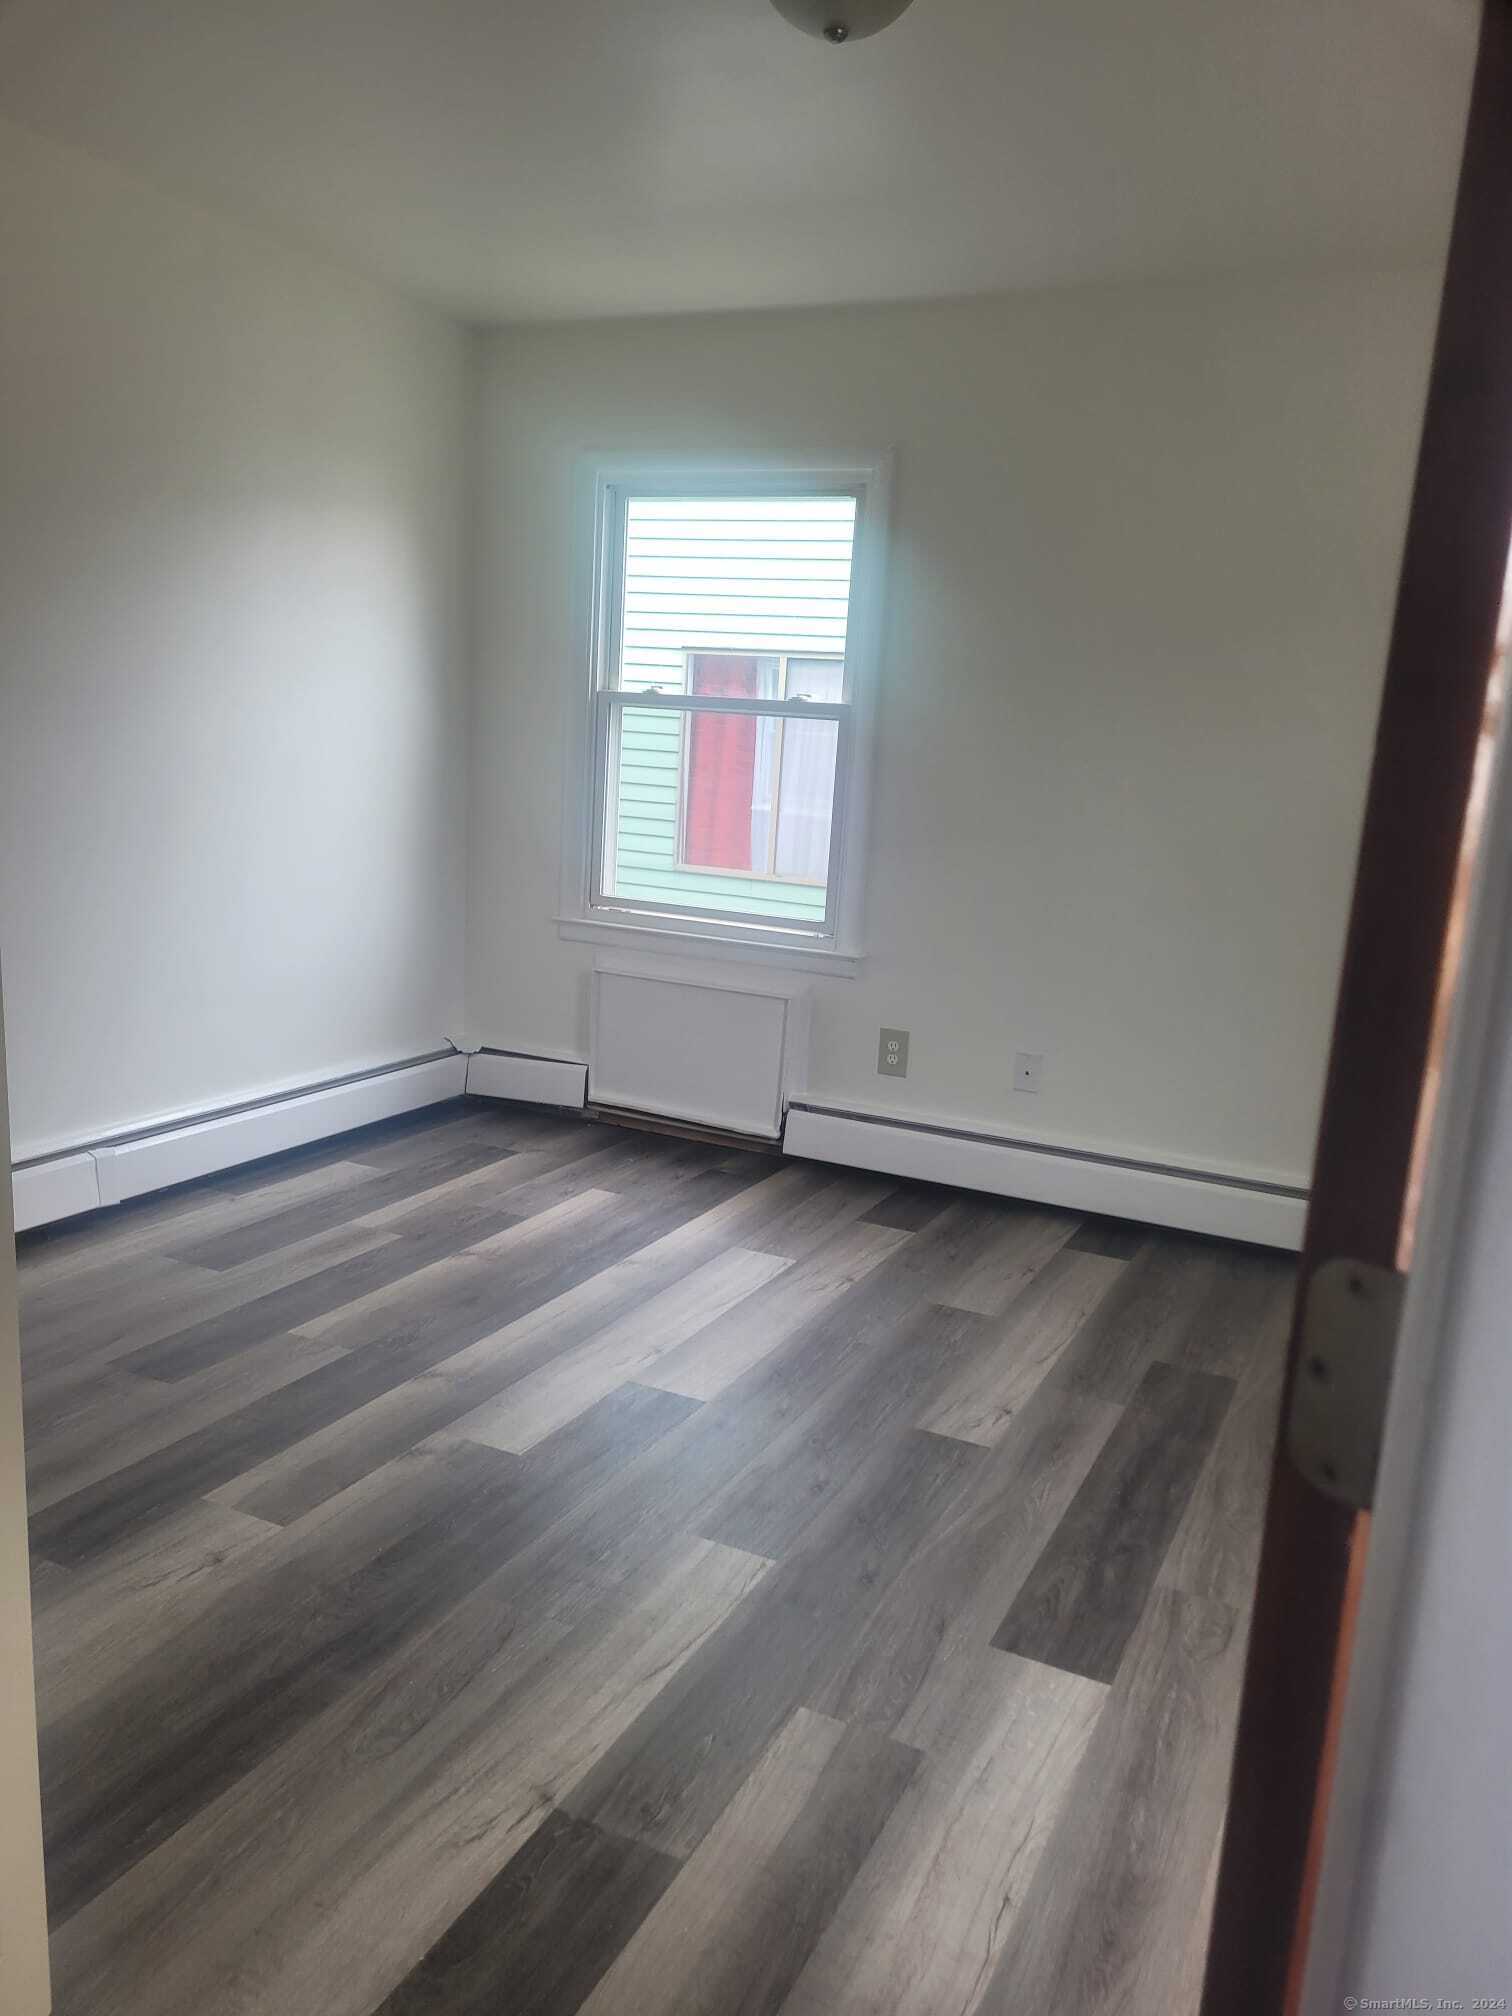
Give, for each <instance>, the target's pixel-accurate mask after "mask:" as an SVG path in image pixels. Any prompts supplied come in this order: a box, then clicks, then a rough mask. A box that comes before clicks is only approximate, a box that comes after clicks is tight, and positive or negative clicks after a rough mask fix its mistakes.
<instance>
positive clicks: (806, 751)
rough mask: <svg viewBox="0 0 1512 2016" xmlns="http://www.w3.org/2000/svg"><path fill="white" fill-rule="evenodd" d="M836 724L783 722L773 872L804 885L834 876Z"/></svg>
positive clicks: (826, 722) (825, 722)
mask: <svg viewBox="0 0 1512 2016" xmlns="http://www.w3.org/2000/svg"><path fill="white" fill-rule="evenodd" d="M835 750H836V737H835V723H834V722H833V721H784V722H783V723H782V768H781V781H780V786H779V791H778V798H777V846H776V854H775V858H774V860H773V864H772V865H773V869H774V871H775V873H777V874H778V875H786V876H789V877H791V878H793V879H795V880H799V881H807V882H814V881H823V879H824V877H825V875H826V874H828V872H829V850H830V813H831V810H832V808H833V806H834V802H835Z"/></svg>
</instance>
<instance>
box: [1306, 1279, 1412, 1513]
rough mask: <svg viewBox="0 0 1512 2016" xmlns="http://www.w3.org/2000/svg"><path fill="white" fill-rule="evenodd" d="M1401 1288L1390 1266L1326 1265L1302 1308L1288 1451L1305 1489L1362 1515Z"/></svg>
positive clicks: (1382, 1418) (1371, 1480)
mask: <svg viewBox="0 0 1512 2016" xmlns="http://www.w3.org/2000/svg"><path fill="white" fill-rule="evenodd" d="M1406 1286H1407V1280H1406V1276H1405V1275H1402V1274H1398V1273H1396V1272H1395V1271H1394V1270H1393V1269H1392V1268H1390V1267H1378V1266H1373V1265H1372V1264H1371V1263H1370V1262H1369V1261H1365V1260H1342V1259H1341V1260H1325V1261H1324V1262H1323V1264H1322V1265H1321V1266H1320V1267H1316V1268H1314V1270H1313V1273H1312V1278H1311V1279H1310V1280H1309V1282H1308V1284H1307V1295H1306V1299H1305V1301H1304V1303H1303V1309H1302V1335H1301V1353H1300V1356H1299V1358H1298V1361H1297V1372H1296V1378H1295V1379H1294V1381H1293V1382H1292V1393H1291V1407H1290V1410H1289V1414H1288V1419H1287V1424H1286V1438H1287V1447H1288V1449H1289V1450H1290V1452H1291V1458H1292V1461H1293V1462H1294V1463H1295V1464H1296V1466H1297V1468H1298V1469H1299V1470H1300V1471H1301V1472H1302V1475H1303V1476H1304V1477H1305V1478H1306V1479H1307V1480H1308V1482H1309V1483H1310V1484H1314V1485H1316V1486H1317V1488H1318V1490H1320V1491H1323V1492H1326V1493H1327V1495H1328V1496H1329V1497H1330V1498H1337V1499H1339V1500H1341V1501H1342V1503H1344V1504H1346V1505H1354V1506H1356V1507H1358V1508H1359V1509H1360V1510H1361V1511H1364V1510H1365V1509H1366V1507H1368V1506H1369V1505H1370V1503H1371V1501H1372V1500H1373V1498H1374V1497H1375V1479H1376V1465H1377V1464H1378V1463H1379V1461H1380V1457H1381V1435H1382V1432H1383V1430H1384V1427H1385V1422H1386V1396H1387V1394H1388V1393H1389V1392H1390V1389H1391V1370H1392V1366H1393V1364H1394V1363H1395V1360H1396V1340H1397V1328H1398V1325H1399V1324H1400V1322H1401V1315H1402V1296H1403V1293H1404V1291H1405V1289H1406Z"/></svg>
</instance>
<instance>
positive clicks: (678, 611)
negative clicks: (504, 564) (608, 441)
mask: <svg viewBox="0 0 1512 2016" xmlns="http://www.w3.org/2000/svg"><path fill="white" fill-rule="evenodd" d="M854 523H855V507H854V502H853V500H851V499H849V498H837V497H799V498H782V499H776V498H773V499H768V500H765V501H761V500H756V501H752V500H738V501H737V500H700V501H699V502H697V503H688V502H685V501H681V500H678V499H672V498H650V499H647V498H639V499H633V500H632V501H631V503H630V505H629V508H628V513H627V521H626V554H625V573H624V581H625V594H624V611H623V622H622V631H621V667H622V670H621V681H622V684H623V686H624V687H626V688H629V689H631V690H639V691H642V692H646V691H653V690H659V691H661V692H664V693H702V694H709V695H715V696H718V697H723V698H740V699H750V700H754V699H784V698H786V699H793V698H798V697H806V698H808V699H812V700H821V701H831V700H839V699H840V697H841V687H842V682H843V675H844V664H845V630H846V610H847V606H848V602H849V596H850V576H851V547H852V538H853V533H854ZM835 754H836V728H835V724H834V723H833V722H832V721H815V722H812V723H808V722H795V721H791V720H790V721H786V722H784V721H781V720H771V719H764V718H760V717H757V716H754V715H723V716H710V715H702V716H698V717H696V718H693V719H685V718H684V717H683V716H681V715H677V714H666V713H653V712H651V711H650V710H649V709H647V710H644V711H641V710H637V709H634V708H629V709H626V711H625V717H624V729H623V736H622V740H621V745H620V748H619V751H618V766H619V775H618V787H619V788H618V794H617V803H618V807H619V816H618V819H617V820H616V821H615V822H614V829H613V831H612V832H611V833H610V835H609V844H608V847H607V850H606V853H607V858H606V861H605V864H604V867H605V872H604V883H605V887H606V888H608V889H610V890H612V891H613V892H614V893H615V894H616V895H618V896H620V897H632V898H634V897H640V898H643V899H644V900H646V901H649V902H657V903H677V904H681V905H684V906H688V907H695V908H698V909H706V910H710V911H716V912H717V911H722V910H730V909H738V910H739V911H740V912H741V913H743V914H744V915H747V916H749V915H751V914H752V913H753V912H755V913H757V914H760V915H764V916H770V917H773V918H792V919H795V920H799V921H804V922H812V921H815V920H819V919H822V918H823V916H824V910H825V886H824V885H825V877H826V873H827V869H828V864H829V847H830V820H831V806H832V799H833V794H834V780H835ZM609 802H610V803H611V804H614V803H615V802H616V796H615V794H614V793H612V792H611V794H610V801H609Z"/></svg>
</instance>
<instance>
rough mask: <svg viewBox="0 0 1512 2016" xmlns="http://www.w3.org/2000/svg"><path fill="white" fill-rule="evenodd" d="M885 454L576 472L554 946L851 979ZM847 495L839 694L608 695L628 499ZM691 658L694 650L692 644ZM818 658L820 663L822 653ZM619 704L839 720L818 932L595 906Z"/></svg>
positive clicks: (689, 913)
mask: <svg viewBox="0 0 1512 2016" xmlns="http://www.w3.org/2000/svg"><path fill="white" fill-rule="evenodd" d="M890 490H891V457H890V456H888V455H877V456H875V457H871V458H868V459H866V460H862V461H856V462H846V463H843V464H840V465H834V464H826V465H823V466H819V465H811V464H794V463H790V462H781V463H777V462H771V463H760V464H754V465H752V464H746V465H737V466H732V465H731V464H729V463H719V464H711V463H701V462H694V461H678V462H654V463H646V462H635V463H620V462H603V461H595V462H593V463H589V464H585V465H584V466H583V468H582V470H581V472H580V479H579V484H578V494H577V499H576V504H577V527H578V540H577V547H578V552H579V555H580V561H579V566H578V568H577V570H576V575H575V601H576V613H577V617H578V622H577V632H578V638H579V659H578V662H579V664H580V666H582V667H583V668H584V669H583V673H582V675H581V676H580V678H579V680H578V681H577V682H576V684H577V691H576V694H575V698H574V704H573V705H572V707H571V709H570V712H569V718H568V724H567V726H568V732H567V735H566V738H565V752H564V755H565V768H564V776H563V792H562V887H561V909H560V914H559V916H558V918H557V926H558V930H559V931H560V933H561V935H562V936H563V937H564V938H573V939H581V940H586V941H588V942H591V943H599V944H611V945H619V946H620V947H621V948H622V949H625V950H628V949H630V948H631V947H633V946H634V945H635V944H636V943H640V944H642V945H644V946H646V947H647V948H648V949H650V948H651V947H653V946H655V947H657V948H659V949H661V950H664V951H683V952H687V953H696V954H698V955H699V956H701V957H709V956H714V957H727V958H734V959H748V960H756V961H760V962H762V963H765V964H774V965H781V966H787V967H790V968H793V969H794V970H797V971H808V972H825V973H830V974H837V973H838V974H848V973H856V972H858V971H859V970H860V967H861V963H862V959H863V957H864V952H863V945H862V919H863V914H864V881H865V867H866V858H867V832H868V823H869V821H868V814H869V809H870V808H869V799H870V785H871V769H872V741H873V720H874V709H875V699H876V685H877V677H876V674H877V658H878V652H879V646H880V632H881V611H882V595H883V568H884V564H885V559H886V538H887V520H888V505H889V497H890ZM678 495H694V496H699V497H722V496H728V497H763V496H771V497H800V496H852V497H854V498H855V500H856V522H855V535H854V544H853V548H852V556H851V589H850V604H849V611H848V616H847V625H846V651H845V666H846V697H845V699H844V700H843V701H841V702H839V703H828V702H819V701H803V700H798V701H786V700H783V701H773V700H756V701H749V700H709V699H706V700H703V701H702V702H701V703H700V705H699V707H698V709H697V710H690V709H689V707H688V704H687V696H686V695H678V694H653V693H638V692H633V691H630V692H625V693H624V694H620V693H619V692H618V691H617V690H616V689H615V686H614V683H613V682H614V675H615V667H616V662H617V658H618V652H619V621H620V610H621V606H622V602H623V592H622V582H623V560H624V550H625V548H624V529H623V528H624V516H625V507H626V502H627V500H628V499H630V498H632V497H658V496H660V497H672V496H678ZM694 648H697V647H694ZM819 655H823V654H819ZM626 706H634V707H637V708H641V707H652V708H656V707H660V708H665V709H669V710H671V711H675V712H677V713H679V714H687V713H688V712H690V711H699V712H711V713H712V712H724V713H746V714H767V715H777V716H785V715H787V714H792V715H794V716H797V717H800V718H807V719H810V720H816V719H817V720H833V721H835V722H836V723H837V724H838V729H839V733H838V741H837V749H836V764H835V805H834V817H833V820H832V823H831V831H830V870H829V878H828V896H829V900H828V906H827V911H826V915H825V918H824V920H823V922H822V924H820V925H818V926H808V925H801V924H792V925H789V924H786V923H777V922H775V921H774V920H772V919H770V918H763V919H760V920H752V919H749V918H745V917H741V916H739V915H738V914H735V913H717V914H716V913H712V912H708V911H697V912H694V911H693V910H692V909H691V907H690V908H689V909H688V910H679V909H678V908H677V907H676V906H674V905H671V904H653V903H650V902H646V901H640V900H637V901H635V902H630V901H628V900H626V899H623V898H615V897H606V896H605V894H604V891H603V888H602V877H601V873H600V866H601V863H602V861H603V830H602V829H603V820H604V817H605V814H606V810H607V807H608V804H609V802H610V787H611V784H612V778H611V776H610V774H609V772H610V763H611V751H612V748H613V746H614V741H615V737H614V734H613V727H614V721H613V717H614V715H615V713H616V712H619V711H622V710H623V708H624V707H626Z"/></svg>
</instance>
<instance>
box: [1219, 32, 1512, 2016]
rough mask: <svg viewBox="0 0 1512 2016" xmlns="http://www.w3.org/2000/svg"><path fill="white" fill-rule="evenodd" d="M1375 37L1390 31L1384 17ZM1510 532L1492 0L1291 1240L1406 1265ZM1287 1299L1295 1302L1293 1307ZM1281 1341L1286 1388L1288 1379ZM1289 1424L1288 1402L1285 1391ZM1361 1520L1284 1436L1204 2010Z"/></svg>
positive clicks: (1327, 1254)
mask: <svg viewBox="0 0 1512 2016" xmlns="http://www.w3.org/2000/svg"><path fill="white" fill-rule="evenodd" d="M1382 32H1386V30H1385V28H1384V26H1383V29H1382ZM1509 533H1512V0H1485V6H1484V10H1483V15H1482V23H1481V39H1480V50H1479V56H1478V60H1477V66H1476V75H1475V83H1474V87H1473V91H1472V95H1471V104H1470V115H1469V123H1468V126H1467V130H1466V137H1465V152H1464V159H1463V163H1462V166H1461V171H1460V185H1459V193H1458V197H1457V201H1456V206H1455V216H1454V228H1453V234H1452V237H1451V241H1450V250H1449V260H1448V266H1447V269H1446V273H1445V281H1444V293H1443V300H1442V304H1441V308H1440V314H1439V326H1438V334H1437V339H1436V343H1435V348H1434V357H1433V366H1432V372H1431V376H1430V380H1429V389H1428V399H1427V405H1426V408H1425V412H1424V418H1423V433H1422V441H1421V445H1420V448H1419V455H1418V467H1417V475H1416V480H1415V483H1414V487H1413V495H1412V504H1411V510H1410V514H1409V518H1408V527H1407V540H1406V545H1405V549H1404V552H1403V560H1402V575H1401V582H1400V586H1399V589H1398V595H1397V606H1396V616H1395V621H1394V625H1393V630H1392V638H1391V648H1390V654H1389V657H1388V660H1387V668H1386V680H1385V688H1384V692H1383V695H1382V703H1381V715H1380V722H1379V727H1378V731H1377V738H1376V748H1375V758H1374V766H1373V769H1372V772H1371V782H1370V790H1369V795H1368V798H1367V802H1366V813H1365V824H1364V831H1363V835H1362V839H1361V845H1360V857H1359V864H1358V868H1357V874H1356V881H1355V890H1354V903H1353V909H1352V911H1351V915H1350V923H1349V933H1348V939H1347V942H1346V947H1345V955H1344V966H1343V973H1342V977H1341V981H1340V988H1339V999H1338V1007H1337V1012H1336V1017H1335V1023H1334V1036H1333V1048H1332V1053H1331V1058H1330V1063H1329V1072H1328V1080H1327V1085H1326V1089H1325V1093H1324V1102H1323V1115H1322V1123H1321V1127H1320V1131H1319V1137H1318V1150H1317V1159H1316V1163H1315V1166H1314V1174H1313V1188H1312V1202H1311V1207H1310V1210H1309V1214H1308V1221H1307V1232H1306V1237H1305V1241H1304V1245H1303V1253H1302V1267H1301V1285H1302V1289H1303V1290H1304V1292H1305V1288H1306V1284H1307V1281H1308V1279H1309V1277H1310V1275H1311V1274H1312V1272H1313V1271H1314V1270H1315V1269H1316V1268H1317V1267H1318V1266H1319V1265H1321V1264H1322V1263H1323V1262H1324V1261H1326V1260H1329V1259H1331V1258H1334V1257H1348V1258H1353V1259H1358V1260H1366V1261H1373V1262H1377V1263H1379V1264H1382V1265H1385V1266H1388V1267H1392V1266H1399V1265H1401V1264H1402V1261H1403V1257H1404V1235H1405V1233H1406V1231H1407V1226H1408V1207H1409V1198H1410V1194H1411V1177H1412V1171H1413V1161H1414V1157H1413V1148H1414V1140H1415V1137H1416V1134H1417V1131H1418V1126H1419V1118H1420V1108H1421V1105H1422V1099H1423V1092H1424V1087H1425V1085H1426V1083H1427V1080H1428V1062H1429V1055H1430V1045H1431V1039H1432V1032H1433V1028H1434V1019H1435V1004H1436V1000H1437V997H1438V995H1439V991H1440V974H1441V968H1442V966H1443V961H1444V955H1445V948H1446V943H1447V934H1448V928H1449V922H1450V916H1451V909H1452V903H1453V897H1454V890H1455V884H1456V870H1457V866H1458V862H1459V858H1460V851H1461V841H1462V834H1463V829H1464V824H1465V814H1466V808H1467V804H1468V801H1469V794H1470V785H1471V778H1472V773H1473V768H1474V761H1475V753H1476V745H1477V740H1478V737H1479V734H1480V730H1481V724H1482V719H1483V716H1484V714H1485V708H1486V695H1487V682H1488V679H1489V677H1490V672H1491V666H1492V659H1493V652H1494V649H1495V637H1496V623H1497V616H1498V612H1499V608H1500V603H1501V595H1502V586H1503V579H1504V576H1505V572H1506V566H1507V552H1508V539H1509ZM1299 1306H1300V1297H1299ZM1296 1361H1297V1339H1296V1336H1295V1334H1294V1335H1293V1337H1292V1342H1291V1362H1290V1364H1289V1366H1288V1372H1287V1385H1288V1393H1289V1389H1290V1384H1291V1380H1292V1378H1293V1377H1294V1375H1295V1371H1296ZM1282 1405H1283V1419H1284V1417H1285V1407H1286V1401H1285V1400H1283V1403H1282ZM1368 1536H1369V1520H1368V1516H1367V1515H1364V1514H1356V1513H1354V1512H1352V1511H1350V1510H1349V1509H1348V1508H1347V1507H1346V1506H1344V1505H1341V1504H1339V1503H1337V1502H1335V1501H1334V1500H1332V1499H1330V1498H1325V1497H1323V1496H1322V1495H1321V1494H1320V1493H1318V1492H1317V1491H1315V1490H1314V1489H1313V1488H1312V1487H1311V1486H1310V1485H1309V1484H1308V1483H1306V1482H1305V1481H1304V1480H1303V1478H1302V1477H1301V1475H1300V1474H1299V1473H1298V1472H1297V1471H1296V1470H1295V1469H1294V1468H1293V1466H1292V1464H1291V1461H1290V1459H1289V1457H1288V1455H1287V1453H1286V1447H1285V1438H1284V1436H1283V1437H1282V1438H1281V1440H1280V1442H1279V1444H1278V1448H1277V1453H1276V1458H1275V1467H1274V1471H1273V1475H1272V1480H1271V1493H1270V1499H1269V1504H1268V1508H1267V1516H1266V1531H1265V1541H1264V1547H1263V1551H1262V1555H1261V1563H1260V1578H1259V1586H1258V1590H1257V1593H1256V1600H1255V1612H1254V1622H1253V1625H1252V1628H1251V1637H1250V1648H1249V1659H1248V1665H1247V1669H1246V1673H1245V1682H1244V1698H1243V1703H1242V1707H1241V1711H1240V1721H1239V1734H1238V1742H1237V1747H1236V1750H1235V1757H1234V1769H1233V1781H1232V1791H1231V1799H1230V1807H1229V1819H1228V1827H1227V1832H1226V1834H1225V1839H1224V1848H1223V1859H1222V1863H1221V1865H1220V1870H1219V1878H1218V1889H1217V1897H1216V1902H1215V1907H1214V1916H1213V1929H1212V1936H1211V1943H1210V1947H1209V1953H1208V1968H1207V1979H1206V1985H1205V1989H1204V1995H1203V2004H1202V2006H1203V2012H1204V2016H1249V2012H1254V2016H1277V2012H1279V2011H1282V2010H1283V2009H1287V2008H1289V2007H1290V2006H1293V2005H1294V2003H1295V2000H1296V1996H1297V1993H1298V1984H1299V1983H1300V1979H1301V1960H1302V1956H1303V1954H1304V1953H1305V1947H1306V1938H1307V1930H1308V1914H1309V1906H1310V1892H1311V1871H1312V1867H1313V1863H1314V1861H1315V1858H1316V1852H1317V1849H1318V1846H1319V1843H1320V1841H1321V1828H1322V1824H1323V1819H1324V1816H1325V1814H1326V1797H1327V1790H1328V1752H1329V1739H1330V1731H1331V1727H1332V1722H1333V1717H1334V1715H1335V1713H1336V1709H1337V1703H1338V1700H1339V1697H1340V1691H1341V1687H1342V1681H1343V1678H1344V1675H1345V1673H1346V1672H1347V1666H1348V1654H1349V1642H1348V1641H1349V1621H1350V1617H1351V1614H1352V1591H1353V1590H1354V1589H1355V1588H1356V1587H1357V1585H1358V1574H1359V1567H1360V1563H1361V1561H1362V1558H1363V1552H1364V1549H1365V1546H1366V1544H1367V1542H1368Z"/></svg>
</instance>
